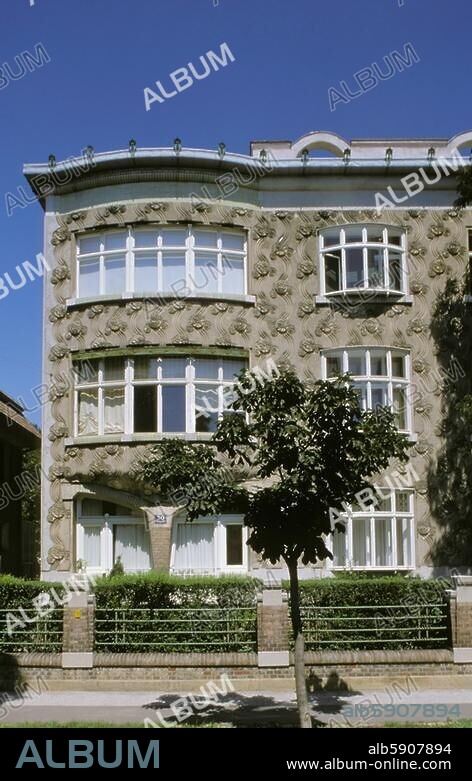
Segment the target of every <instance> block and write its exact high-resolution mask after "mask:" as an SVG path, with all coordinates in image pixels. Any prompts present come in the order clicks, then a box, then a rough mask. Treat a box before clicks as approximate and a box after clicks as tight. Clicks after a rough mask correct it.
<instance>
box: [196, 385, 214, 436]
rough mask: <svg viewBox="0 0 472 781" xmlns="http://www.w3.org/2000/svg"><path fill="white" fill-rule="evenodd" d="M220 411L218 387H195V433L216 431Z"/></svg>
mask: <svg viewBox="0 0 472 781" xmlns="http://www.w3.org/2000/svg"><path fill="white" fill-rule="evenodd" d="M218 410H219V401H218V385H200V386H195V431H198V432H213V431H216V427H217V425H218Z"/></svg>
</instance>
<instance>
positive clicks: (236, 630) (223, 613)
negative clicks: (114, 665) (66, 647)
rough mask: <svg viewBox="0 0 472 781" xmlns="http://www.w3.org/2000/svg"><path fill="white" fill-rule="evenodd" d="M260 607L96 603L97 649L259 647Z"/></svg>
mask: <svg viewBox="0 0 472 781" xmlns="http://www.w3.org/2000/svg"><path fill="white" fill-rule="evenodd" d="M256 643H257V618H256V608H255V607H239V608H224V609H223V608H216V607H215V608H214V607H211V608H184V607H181V608H97V609H96V613H95V649H96V650H97V651H110V652H122V653H126V652H133V651H134V652H150V651H154V652H160V653H172V652H180V653H190V652H205V651H209V652H211V651H213V652H217V651H255V650H256Z"/></svg>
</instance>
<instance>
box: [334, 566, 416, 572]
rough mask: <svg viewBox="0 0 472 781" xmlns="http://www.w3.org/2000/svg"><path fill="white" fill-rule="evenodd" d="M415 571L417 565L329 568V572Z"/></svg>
mask: <svg viewBox="0 0 472 781" xmlns="http://www.w3.org/2000/svg"><path fill="white" fill-rule="evenodd" d="M414 569H415V565H414V564H411V565H404V564H399V565H398V566H393V565H392V566H391V565H385V566H383V567H378V566H372V567H371V566H369V565H365V566H364V567H350V566H349V565H347V564H345V565H344V566H341V565H340V566H337V567H329V568H328V570H329V571H330V572H399V571H401V572H412V570H414Z"/></svg>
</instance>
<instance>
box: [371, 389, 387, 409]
mask: <svg viewBox="0 0 472 781" xmlns="http://www.w3.org/2000/svg"><path fill="white" fill-rule="evenodd" d="M371 394H372V409H376V408H377V407H386V406H388V391H387V386H386V385H372V388H371Z"/></svg>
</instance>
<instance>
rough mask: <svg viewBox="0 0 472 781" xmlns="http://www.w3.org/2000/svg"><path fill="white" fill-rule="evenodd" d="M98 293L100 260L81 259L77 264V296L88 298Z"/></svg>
mask: <svg viewBox="0 0 472 781" xmlns="http://www.w3.org/2000/svg"><path fill="white" fill-rule="evenodd" d="M99 294H100V262H99V261H98V260H81V261H80V264H79V296H80V297H81V298H89V297H91V296H98V295H99Z"/></svg>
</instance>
